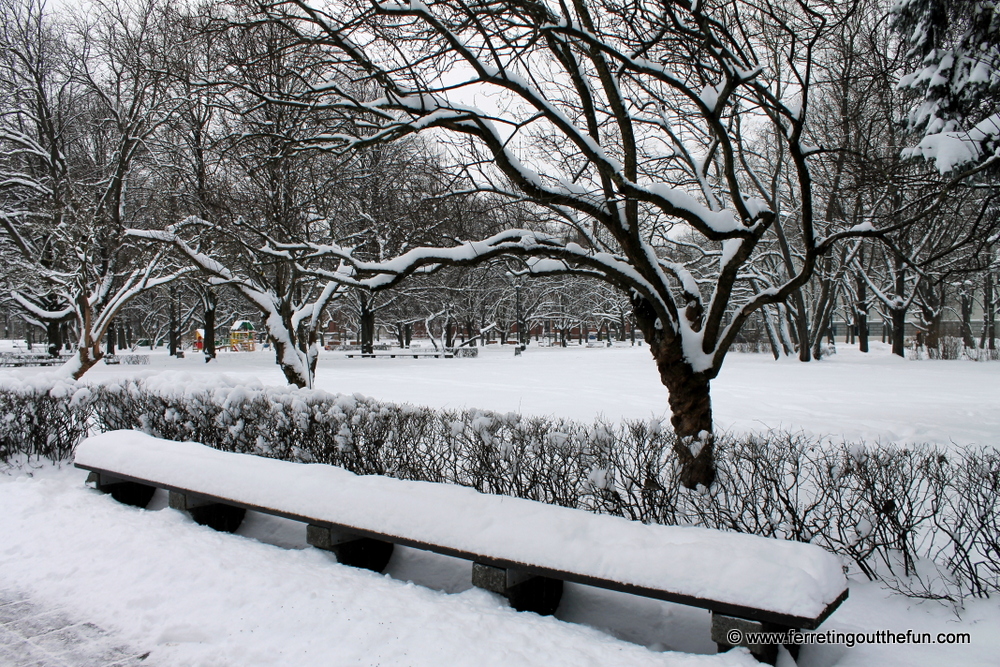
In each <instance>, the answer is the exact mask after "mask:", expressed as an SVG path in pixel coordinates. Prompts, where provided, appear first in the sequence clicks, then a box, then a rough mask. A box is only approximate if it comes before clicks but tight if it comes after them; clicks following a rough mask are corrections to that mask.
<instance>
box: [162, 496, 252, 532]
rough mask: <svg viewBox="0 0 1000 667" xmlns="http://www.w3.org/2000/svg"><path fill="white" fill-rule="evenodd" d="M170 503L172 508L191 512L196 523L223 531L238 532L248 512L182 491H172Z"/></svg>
mask: <svg viewBox="0 0 1000 667" xmlns="http://www.w3.org/2000/svg"><path fill="white" fill-rule="evenodd" d="M168 503H169V505H170V507H171V508H172V509H175V510H180V511H182V512H188V513H190V514H191V518H192V519H194V520H195V523H199V524H201V525H202V526H208V527H209V528H212V529H214V530H218V531H220V532H223V533H234V532H236V530H237V529H238V528H239V527H240V524H241V523H243V517H245V516H246V513H247V511H246V510H245V509H243V508H242V507H233V506H232V505H225V504H223V503H217V502H215V501H214V500H211V499H209V498H204V497H202V496H196V495H194V494H189V493H181V492H180V491H171V492H170V495H169V501H168Z"/></svg>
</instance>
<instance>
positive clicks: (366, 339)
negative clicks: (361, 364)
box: [361, 298, 375, 354]
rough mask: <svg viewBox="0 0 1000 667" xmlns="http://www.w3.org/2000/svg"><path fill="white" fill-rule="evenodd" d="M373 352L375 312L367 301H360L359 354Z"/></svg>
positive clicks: (363, 299)
mask: <svg viewBox="0 0 1000 667" xmlns="http://www.w3.org/2000/svg"><path fill="white" fill-rule="evenodd" d="M373 352H375V312H374V311H373V310H372V309H371V304H370V303H369V302H368V299H365V298H362V299H361V354H372V353H373Z"/></svg>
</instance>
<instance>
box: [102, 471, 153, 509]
mask: <svg viewBox="0 0 1000 667" xmlns="http://www.w3.org/2000/svg"><path fill="white" fill-rule="evenodd" d="M87 483H88V484H90V483H93V484H94V488H95V489H97V490H98V491H100V492H101V493H110V494H111V497H112V498H114V499H115V500H117V501H118V502H120V503H124V504H126V505H133V506H135V507H145V506H146V505H148V504H149V501H150V500H152V499H153V494H154V493H156V487H155V486H149V485H148V484H140V483H139V482H126V481H125V480H123V479H118V478H117V477H111V476H109V475H104V474H101V473H98V472H92V473H90V474H89V475H87Z"/></svg>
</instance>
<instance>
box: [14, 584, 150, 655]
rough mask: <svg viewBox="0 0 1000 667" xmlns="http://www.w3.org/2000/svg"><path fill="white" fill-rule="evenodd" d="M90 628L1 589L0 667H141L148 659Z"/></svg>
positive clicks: (92, 625) (99, 629)
mask: <svg viewBox="0 0 1000 667" xmlns="http://www.w3.org/2000/svg"><path fill="white" fill-rule="evenodd" d="M148 655H149V654H148V653H145V654H143V653H142V652H140V651H137V650H134V649H133V648H131V647H129V646H127V645H125V644H123V643H121V642H118V641H116V640H115V639H114V637H112V636H111V635H110V634H109V633H108V632H107V631H105V630H103V629H101V628H99V627H97V626H96V625H94V624H93V623H87V622H79V621H77V620H75V619H72V618H70V617H69V616H67V615H66V614H65V613H63V612H62V611H60V610H58V609H50V608H45V607H43V606H41V605H39V604H37V603H35V602H32V601H31V600H30V599H29V598H28V597H27V596H26V595H24V594H23V593H21V592H19V591H13V590H0V665H3V667H140V666H142V665H144V664H145V663H144V662H143V661H144V660H145V658H146V656H148Z"/></svg>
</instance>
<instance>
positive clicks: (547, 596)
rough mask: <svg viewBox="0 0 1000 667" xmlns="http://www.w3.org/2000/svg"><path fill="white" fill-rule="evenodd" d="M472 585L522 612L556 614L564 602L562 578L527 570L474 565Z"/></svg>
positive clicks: (483, 564)
mask: <svg viewBox="0 0 1000 667" xmlns="http://www.w3.org/2000/svg"><path fill="white" fill-rule="evenodd" d="M472 585H473V586H475V587H477V588H483V589H485V590H488V591H492V592H494V593H499V594H500V595H502V596H504V597H505V598H507V600H509V601H510V606H511V607H513V608H514V609H516V610H518V611H533V612H535V613H536V614H541V615H543V616H549V615H551V614H554V613H555V611H556V609H558V607H559V601H560V600H561V599H562V590H563V582H562V580H561V579H552V578H549V577H541V576H537V575H534V574H531V573H529V572H526V571H524V570H515V569H506V568H502V567H493V566H492V565H486V564H485V563H473V564H472Z"/></svg>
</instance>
